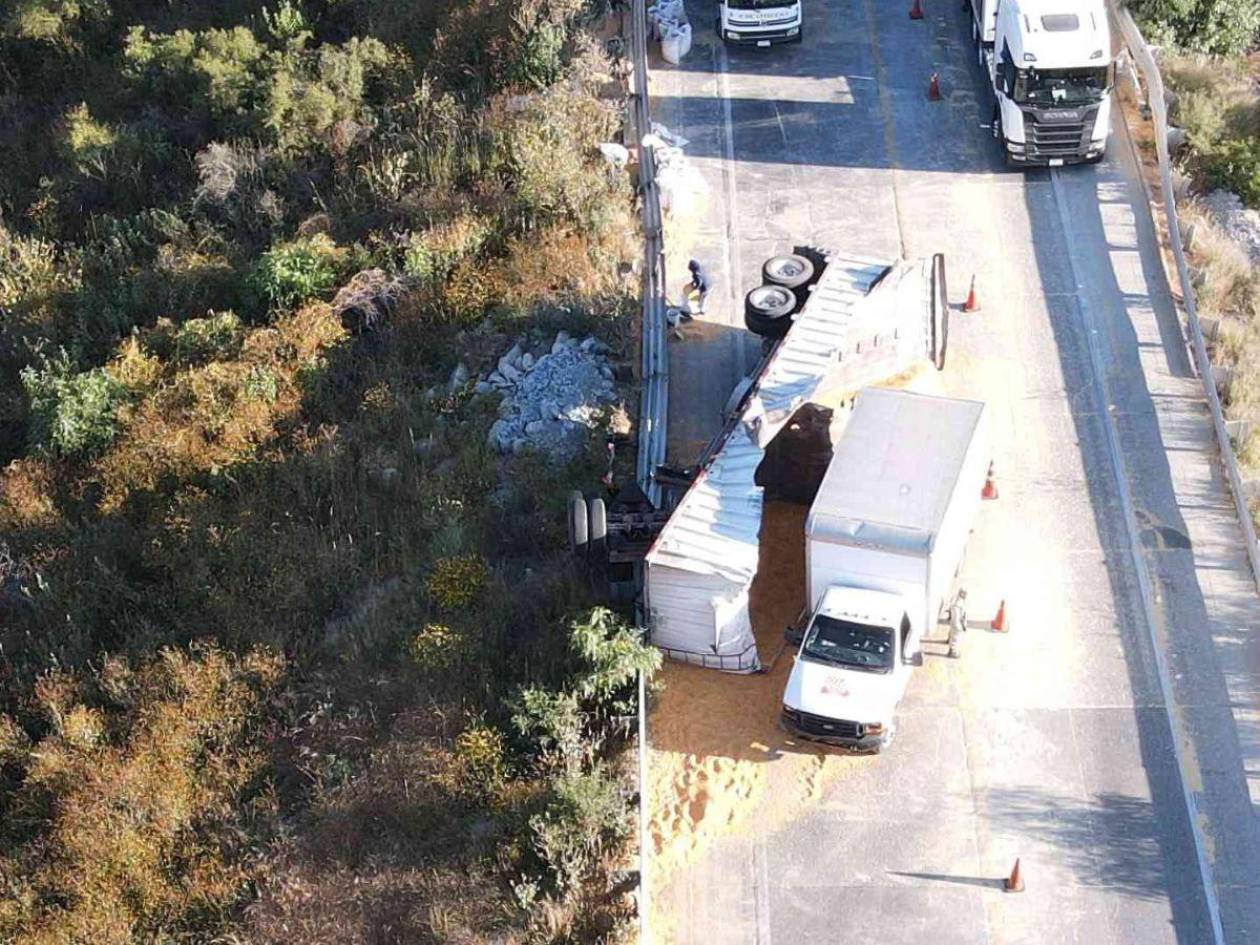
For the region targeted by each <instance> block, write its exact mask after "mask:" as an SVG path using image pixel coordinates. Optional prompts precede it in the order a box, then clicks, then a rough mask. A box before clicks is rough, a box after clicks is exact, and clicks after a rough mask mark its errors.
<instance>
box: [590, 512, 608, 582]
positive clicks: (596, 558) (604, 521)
mask: <svg viewBox="0 0 1260 945" xmlns="http://www.w3.org/2000/svg"><path fill="white" fill-rule="evenodd" d="M586 509H587V521H588V522H589V523H590V536H591V544H590V549H589V552H588V556H589V558H590V562H591V564H593V565H596V566H602V565H604V564H606V563H607V561H608V509H607V507H606V506H605V505H604V500H603V499H601V498H599V497H598V496H596V497H595V498H593V499H588V500H587V502H586Z"/></svg>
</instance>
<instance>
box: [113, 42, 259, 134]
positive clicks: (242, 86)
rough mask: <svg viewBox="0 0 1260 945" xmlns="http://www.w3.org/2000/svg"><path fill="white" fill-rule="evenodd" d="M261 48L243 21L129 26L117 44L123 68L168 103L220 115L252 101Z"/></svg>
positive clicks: (242, 108) (244, 107)
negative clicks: (219, 25) (173, 27)
mask: <svg viewBox="0 0 1260 945" xmlns="http://www.w3.org/2000/svg"><path fill="white" fill-rule="evenodd" d="M266 53H267V48H266V46H264V45H263V44H262V43H260V42H259V41H258V39H257V37H255V36H254V34H253V33H251V32H250V31H249V30H248V29H246V28H245V27H243V26H236V27H233V28H232V29H228V30H218V29H214V30H206V31H205V32H201V33H193V32H192V31H190V30H177V31H176V32H174V33H169V34H163V33H151V32H149V31H148V30H146V29H145V28H144V27H142V26H133V27H132V28H131V30H130V32H129V33H128V34H127V39H126V43H125V46H124V48H123V59H124V64H125V65H124V74H125V75H127V76H129V77H130V78H131V79H133V80H135V81H138V82H141V83H142V84H143V85H144V87H145V89H146V91H148V92H150V93H151V94H154V95H156V96H157V98H158V99H159V100H160V101H161V102H162V103H163V104H164V105H165V106H166V107H168V108H172V109H174V110H176V111H180V112H183V111H189V110H194V111H195V110H200V109H203V108H204V109H206V110H207V111H208V112H209V113H210V114H211V115H212V116H215V117H218V118H222V117H225V116H229V115H235V114H239V113H242V112H244V111H246V110H247V109H248V108H250V107H251V106H252V105H253V103H254V100H255V98H256V96H257V94H258V88H259V79H260V74H261V72H262V70H263V68H264V67H265V65H266Z"/></svg>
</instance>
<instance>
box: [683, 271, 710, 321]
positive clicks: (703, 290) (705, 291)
mask: <svg viewBox="0 0 1260 945" xmlns="http://www.w3.org/2000/svg"><path fill="white" fill-rule="evenodd" d="M687 268H688V269H690V270H691V290H692V291H693V292H695V293H696V314H697V315H703V314H704V307H705V305H707V304H708V301H709V290H710V289H711V288H712V284H711V283H710V282H709V274H708V273H707V272H705V271H704V267H703V266H701V265H700V262H699V260H696V259H693V260H691V262H689V263H687Z"/></svg>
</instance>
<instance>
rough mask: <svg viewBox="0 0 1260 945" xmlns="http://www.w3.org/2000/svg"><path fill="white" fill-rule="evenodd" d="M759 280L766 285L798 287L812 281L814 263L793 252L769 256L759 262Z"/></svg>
mask: <svg viewBox="0 0 1260 945" xmlns="http://www.w3.org/2000/svg"><path fill="white" fill-rule="evenodd" d="M761 280H762V281H763V282H765V283H766V284H767V285H781V286H784V287H786V288H788V289H798V288H800V287H801V286H804V285H808V284H809V283H811V282H813V281H814V264H813V263H812V262H810V261H809V260H808V259H806V258H805V257H804V256H797V255H796V254H795V253H790V254H786V255H783V256H771V257H770V258H769V259H767V260H766V261H765V262H764V263H762V264H761Z"/></svg>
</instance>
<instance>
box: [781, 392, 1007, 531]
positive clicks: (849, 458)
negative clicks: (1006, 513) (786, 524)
mask: <svg viewBox="0 0 1260 945" xmlns="http://www.w3.org/2000/svg"><path fill="white" fill-rule="evenodd" d="M983 412H984V404H982V403H979V402H977V401H971V400H954V399H952V398H948V397H932V396H928V395H926V394H915V393H911V392H909V391H898V390H883V389H880V388H867V389H865V390H863V391H862V392H861V393H860V394H858V397H857V403H856V405H855V406H854V408H853V416H852V417H850V418H849V422H848V425H847V426H846V427H845V430H844V435H843V436H842V437H841V438H840V442H839V444H838V445H837V446H836V450H835V455H834V456H833V457H832V460H831V465H830V466H828V467H827V474H826V476H824V477H823V481H822V485H821V486H820V487H819V489H818V495H817V496H816V497H815V499H814V504H813V506H812V507H811V508H810V513H809V521H808V523H807V525H806V533H807V534H808V535H809V536H810V537H820V538H826V537H831V538H833V539H835V540H840V541H843V542H845V543H852V542H855V541H860V542H862V543H863V544H870V545H875V546H881V547H884V546H886V547H890V548H892V549H895V550H899V551H906V552H912V553H926V552H928V551H930V550H931V548H932V544H933V542H934V541H935V539H936V532H937V530H938V529H939V528H940V524H941V519H942V518H943V517H944V515H945V511H946V509H947V508H948V507H949V503H950V499H951V497H952V496H953V493H954V489H955V486H956V484H957V482H958V478H959V475H960V473H961V472H962V466H963V462H964V459H965V458H966V455H967V450H968V449H969V447H970V446H971V441H972V438H973V437H974V435H975V432H976V428H977V426H978V425H979V423H980V418H981V416H982V414H983Z"/></svg>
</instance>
